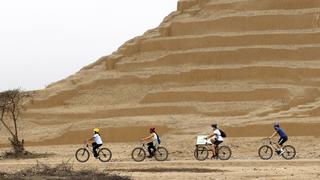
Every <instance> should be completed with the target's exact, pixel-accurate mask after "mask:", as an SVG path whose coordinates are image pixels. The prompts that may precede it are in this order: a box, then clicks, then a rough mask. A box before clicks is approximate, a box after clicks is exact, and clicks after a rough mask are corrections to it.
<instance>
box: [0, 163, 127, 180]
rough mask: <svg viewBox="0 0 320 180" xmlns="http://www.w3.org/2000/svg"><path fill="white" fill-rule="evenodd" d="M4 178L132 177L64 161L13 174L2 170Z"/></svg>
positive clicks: (113, 179)
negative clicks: (77, 169) (76, 168)
mask: <svg viewBox="0 0 320 180" xmlns="http://www.w3.org/2000/svg"><path fill="white" fill-rule="evenodd" d="M0 179H3V180H39V179H41V180H57V179H63V180H130V179H131V178H130V177H127V176H120V175H115V174H110V173H101V172H98V171H96V170H79V171H76V170H74V168H73V164H70V163H68V162H62V163H61V164H58V165H56V166H49V165H46V164H42V163H39V162H37V164H36V165H35V166H33V167H30V168H28V169H24V170H22V171H18V172H16V173H13V174H8V173H2V172H0Z"/></svg>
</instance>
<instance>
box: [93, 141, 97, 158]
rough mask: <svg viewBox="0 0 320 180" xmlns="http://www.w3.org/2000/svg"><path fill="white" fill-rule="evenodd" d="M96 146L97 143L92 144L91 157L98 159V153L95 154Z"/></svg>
mask: <svg viewBox="0 0 320 180" xmlns="http://www.w3.org/2000/svg"><path fill="white" fill-rule="evenodd" d="M97 148H98V144H97V143H95V142H94V143H92V150H93V156H94V157H98V152H97Z"/></svg>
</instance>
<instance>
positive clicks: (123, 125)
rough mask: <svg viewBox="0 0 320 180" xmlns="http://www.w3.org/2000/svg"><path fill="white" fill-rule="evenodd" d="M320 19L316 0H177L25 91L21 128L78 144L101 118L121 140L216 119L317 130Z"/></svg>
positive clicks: (35, 140)
mask: <svg viewBox="0 0 320 180" xmlns="http://www.w3.org/2000/svg"><path fill="white" fill-rule="evenodd" d="M319 26H320V1H318V0H304V1H301V0H282V1H279V0H180V1H179V2H178V5H177V11H175V12H172V13H171V14H170V15H168V16H167V17H166V18H165V19H164V21H163V22H162V23H161V24H160V25H159V27H157V28H155V29H152V30H149V31H147V32H146V33H145V34H143V35H142V36H140V37H136V38H134V39H131V40H129V41H128V42H126V43H125V44H124V45H123V46H121V47H120V48H119V49H118V50H117V51H115V52H114V53H113V54H111V55H109V56H104V57H102V58H100V59H99V60H97V61H96V62H94V63H93V64H91V65H88V66H86V67H84V68H83V69H81V70H80V71H79V72H78V73H76V74H74V75H71V76H70V77H68V78H66V79H64V80H61V81H59V82H56V83H53V84H51V85H50V86H48V87H47V88H46V89H44V90H39V91H35V92H33V96H34V99H33V101H32V102H30V104H29V105H28V110H27V112H25V113H24V115H23V121H21V125H20V129H21V131H22V136H23V137H24V138H25V139H26V141H27V142H29V143H30V144H34V145H37V144H40V145H41V144H43V145H44V144H46V145H50V144H51V145H52V144H68V143H71V144H79V143H82V141H83V138H85V136H84V135H83V134H85V132H91V129H92V128H93V127H100V128H104V129H106V131H107V132H108V131H109V134H116V133H119V132H121V133H119V134H126V136H125V138H118V136H115V135H113V136H112V135H109V141H110V142H124V141H135V140H136V139H138V138H139V137H140V136H141V135H142V134H141V131H143V132H147V129H148V127H150V126H156V127H161V128H162V130H163V134H165V136H167V137H168V138H171V137H172V136H179V137H181V138H186V136H187V135H188V136H190V138H194V136H195V135H196V134H203V133H207V132H208V131H209V130H210V129H208V125H209V124H211V123H212V122H217V123H219V124H220V125H221V126H223V127H224V128H225V129H228V130H229V134H231V136H232V137H243V136H250V137H254V136H259V137H262V136H266V135H268V133H269V132H270V131H271V130H272V129H271V126H270V125H271V123H273V122H274V121H280V122H281V123H286V124H287V129H288V131H289V132H291V135H293V136H318V135H319V134H318V133H319V131H317V130H316V128H317V127H319V126H320V122H319V120H318V117H319V116H320V101H319V100H320V99H319V95H320V89H319V87H320V59H319V55H320V28H319ZM292 123H296V124H292ZM306 123H307V124H306ZM302 124H304V126H302ZM248 126H253V127H254V128H250V129H251V130H250V133H243V131H246V127H248ZM115 128H120V129H115ZM310 128H313V130H310ZM130 130H132V132H134V133H132V132H131V133H130ZM110 132H112V133H110ZM70 134H73V136H72V137H79V138H70V136H71V135H70ZM0 136H1V139H0V141H1V142H0V143H2V144H3V143H5V142H6V139H7V134H5V133H4V131H1V133H0ZM110 136H111V137H110ZM68 137H69V139H68ZM80 137H81V138H80ZM49 139H50V140H49ZM44 141H45V142H44Z"/></svg>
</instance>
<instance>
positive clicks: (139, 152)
mask: <svg viewBox="0 0 320 180" xmlns="http://www.w3.org/2000/svg"><path fill="white" fill-rule="evenodd" d="M131 157H132V159H133V160H135V161H136V162H141V161H143V160H144V159H145V158H146V151H145V150H144V149H143V148H140V147H137V148H134V149H133V151H132V153H131Z"/></svg>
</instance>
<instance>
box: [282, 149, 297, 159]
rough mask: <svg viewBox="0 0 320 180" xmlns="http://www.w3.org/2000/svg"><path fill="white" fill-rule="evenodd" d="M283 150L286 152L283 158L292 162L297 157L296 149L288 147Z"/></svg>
mask: <svg viewBox="0 0 320 180" xmlns="http://www.w3.org/2000/svg"><path fill="white" fill-rule="evenodd" d="M282 149H283V150H284V153H283V154H282V157H283V158H285V159H287V160H290V159H293V158H294V157H295V156H296V149H295V148H294V147H293V146H291V145H286V146H284V147H283V148H282Z"/></svg>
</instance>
